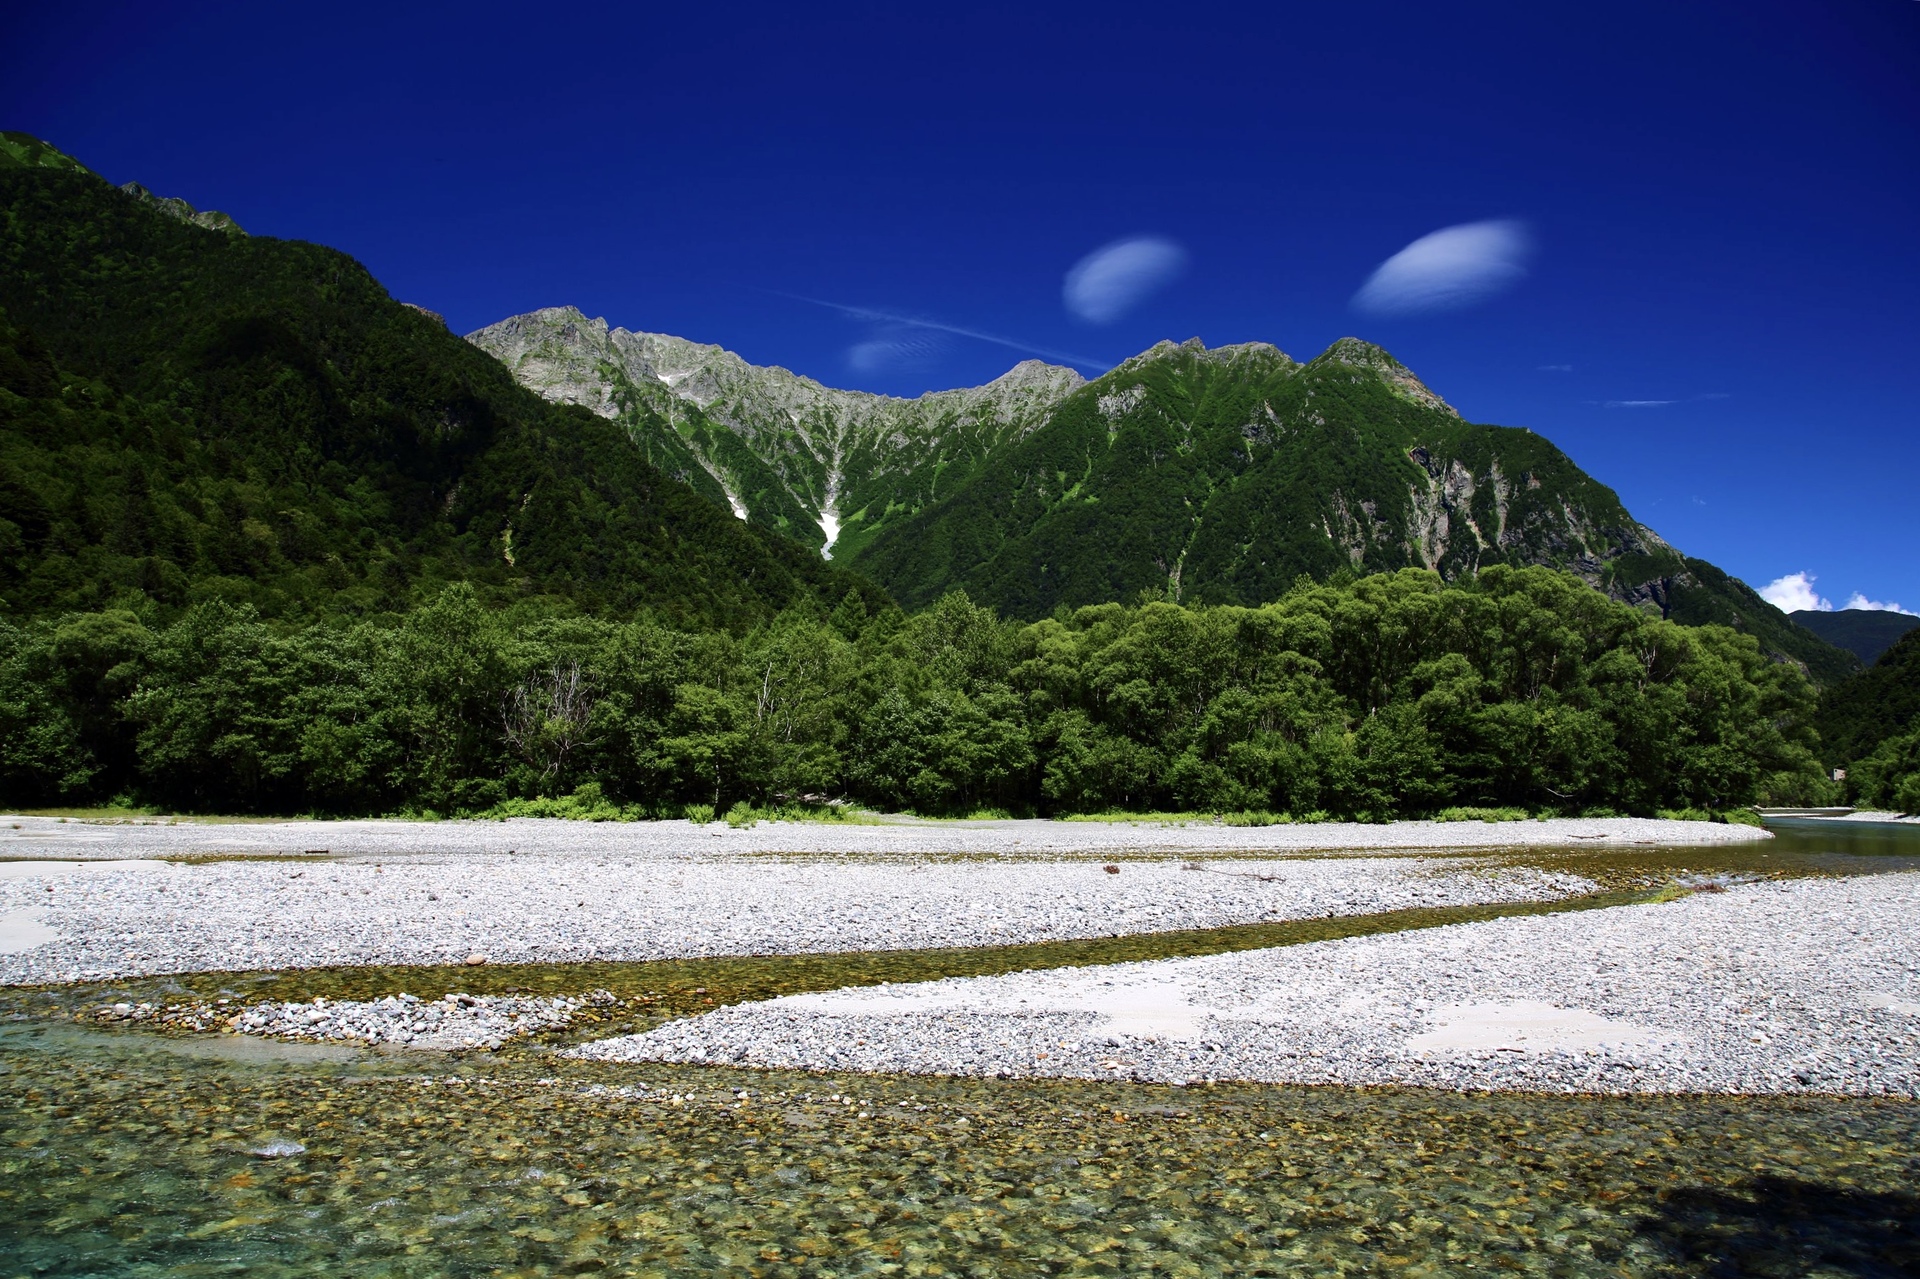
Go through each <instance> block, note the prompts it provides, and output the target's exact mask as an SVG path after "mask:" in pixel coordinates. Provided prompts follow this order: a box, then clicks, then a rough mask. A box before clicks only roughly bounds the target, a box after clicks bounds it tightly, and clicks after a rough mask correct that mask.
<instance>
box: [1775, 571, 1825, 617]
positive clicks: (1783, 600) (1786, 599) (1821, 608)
mask: <svg viewBox="0 0 1920 1279" xmlns="http://www.w3.org/2000/svg"><path fill="white" fill-rule="evenodd" d="M1813 583H1814V576H1813V574H1811V573H1789V574H1787V575H1786V576H1785V577H1776V578H1775V579H1774V580H1773V581H1771V582H1768V583H1767V584H1766V585H1765V586H1763V587H1761V588H1760V598H1761V599H1763V600H1765V601H1766V602H1767V603H1769V604H1771V605H1773V606H1774V607H1775V608H1777V609H1779V610H1780V611H1781V612H1782V613H1800V612H1814V613H1831V612H1832V611H1833V605H1832V603H1831V602H1829V601H1827V600H1823V599H1821V598H1820V596H1819V595H1818V594H1817V593H1816V592H1815V591H1814V589H1813Z"/></svg>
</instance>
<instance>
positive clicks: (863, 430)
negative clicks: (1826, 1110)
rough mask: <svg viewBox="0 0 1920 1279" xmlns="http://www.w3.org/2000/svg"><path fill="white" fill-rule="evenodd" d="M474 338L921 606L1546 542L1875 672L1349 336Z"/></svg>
mask: <svg viewBox="0 0 1920 1279" xmlns="http://www.w3.org/2000/svg"><path fill="white" fill-rule="evenodd" d="M469 340H470V341H472V342H473V343H475V344H476V345H478V346H480V347H482V348H483V349H485V350H487V351H489V352H492V353H493V354H495V355H497V356H499V357H500V358H501V359H502V360H503V361H504V362H505V363H506V364H507V365H508V367H509V368H510V369H511V370H512V371H513V373H514V375H515V376H516V377H517V378H518V379H519V380H520V381H521V382H522V383H523V384H524V385H527V386H529V387H532V388H533V389H535V390H538V391H539V392H540V393H541V394H542V395H544V396H546V397H547V398H549V399H551V400H556V401H559V402H563V403H572V404H580V405H584V406H586V407H588V408H591V409H592V410H593V411H595V412H596V413H598V414H600V415H602V416H604V417H606V418H608V419H610V420H614V421H617V422H619V423H620V424H621V425H622V426H623V427H624V428H625V429H626V430H627V432H628V434H629V435H630V437H631V438H632V439H633V440H634V441H635V442H636V443H637V444H639V446H640V447H641V448H642V449H643V450H644V451H645V452H646V454H647V455H648V457H649V458H650V459H651V460H653V461H654V463H655V464H656V465H658V466H661V467H662V468H664V469H666V470H667V471H668V472H669V473H671V474H673V475H675V476H677V477H679V478H682V479H685V480H686V481H687V482H688V483H689V484H691V485H693V486H694V487H695V488H697V489H699V490H700V491H701V492H703V493H705V494H706V495H707V496H708V497H709V498H710V499H711V500H712V501H714V502H715V503H723V504H725V505H727V506H728V507H730V508H731V509H732V510H733V511H734V512H735V513H736V514H737V515H739V516H740V517H741V518H742V519H745V520H748V521H750V522H752V523H755V524H759V525H761V526H763V527H766V528H769V529H774V530H778V531H781V532H784V533H786V534H788V535H789V536H792V537H795V538H797V539H798V540H800V541H801V542H803V543H804V544H806V545H809V546H816V547H821V546H824V547H825V548H826V549H828V550H830V552H831V553H832V554H833V555H834V556H835V557H836V558H837V559H838V560H840V561H841V562H845V563H848V564H849V565H850V566H851V567H853V568H855V569H857V570H859V571H861V572H863V573H866V574H868V575H869V576H871V577H873V578H874V579H875V580H877V581H878V582H880V583H881V584H882V585H883V586H885V587H886V588H887V589H889V590H890V591H891V592H893V594H894V595H895V597H896V598H898V599H899V600H900V601H901V602H902V603H903V604H905V605H907V606H908V607H910V608H918V607H924V606H925V605H927V604H929V603H931V602H932V601H933V600H935V599H938V598H939V597H940V596H941V595H942V594H944V593H945V592H947V591H949V590H953V589H955V588H961V589H964V590H966V591H967V592H968V593H969V594H970V595H971V596H972V597H973V598H974V599H976V600H979V601H982V602H985V603H988V604H991V605H993V606H994V607H995V608H997V609H999V610H1001V611H1002V612H1005V613H1009V614H1012V615H1014V616H1018V617H1038V616H1043V615H1046V614H1049V613H1051V612H1052V611H1053V610H1054V609H1056V608H1058V607H1060V606H1062V605H1066V606H1069V607H1074V606H1079V605H1084V604H1096V603H1101V602H1106V601H1112V600H1130V599H1133V598H1136V597H1137V596H1139V594H1140V593H1141V592H1143V591H1144V592H1148V593H1151V594H1155V595H1163V596H1167V597H1171V598H1173V599H1176V600H1185V601H1190V602H1197V603H1241V604H1258V603H1262V602H1264V601H1268V600H1272V599H1276V598H1278V597H1279V596H1280V595H1281V594H1283V593H1284V592H1285V591H1286V590H1287V589H1288V588H1289V587H1290V586H1291V585H1292V584H1293V582H1294V580H1295V579H1296V578H1298V577H1300V576H1303V575H1304V576H1308V577H1311V578H1314V579H1316V580H1324V579H1326V578H1327V577H1328V576H1330V575H1332V574H1335V573H1339V572H1359V573H1371V572H1381V571H1390V570H1394V569H1399V568H1405V567H1425V568H1430V569H1433V570H1435V571H1437V572H1439V573H1440V574H1441V575H1442V576H1444V577H1447V578H1454V577H1458V576H1460V575H1462V574H1468V573H1472V572H1475V571H1477V570H1478V569H1479V568H1481V567H1483V566H1486V565H1490V564H1540V565H1550V566H1554V567H1558V568H1565V569H1568V570H1570V571H1573V572H1575V573H1577V574H1579V575H1580V576H1581V577H1582V578H1584V579H1585V580H1587V581H1588V582H1589V583H1591V584H1592V585H1594V586H1595V587H1597V588H1599V589H1600V590H1603V591H1605V592H1606V593H1607V594H1609V595H1611V596H1612V597H1613V598H1615V599H1619V600H1622V601H1625V602H1628V603H1632V604H1635V605H1638V606H1641V607H1644V608H1648V609H1651V610H1655V611H1658V612H1659V613H1660V614H1662V615H1663V616H1668V617H1672V618H1674V619H1675V620H1680V621H1684V622H1687V623H1690V624H1700V623H1706V622H1716V623H1720V624H1723V625H1728V626H1733V627H1735V628H1736V629H1740V630H1743V631H1746V632H1748V633H1750V634H1752V635H1754V636H1755V637H1756V638H1757V639H1758V640H1759V641H1760V643H1761V646H1762V647H1763V648H1764V649H1765V650H1766V651H1768V652H1769V653H1772V654H1774V655H1775V656H1777V657H1779V658H1781V659H1783V660H1787V661H1791V662H1794V663H1795V664H1797V665H1799V666H1801V667H1803V668H1804V669H1806V670H1807V671H1808V673H1809V674H1811V675H1812V676H1813V677H1814V678H1815V679H1816V680H1818V681H1820V682H1821V683H1823V684H1828V683H1833V682H1835V681H1838V680H1840V679H1844V678H1846V677H1847V676H1848V675H1850V674H1852V673H1853V672H1855V671H1857V670H1858V669H1859V662H1858V661H1857V660H1856V659H1855V658H1854V657H1852V656H1851V655H1850V654H1848V653H1846V652H1843V651H1841V650H1839V649H1837V648H1834V647H1833V646H1832V645H1830V644H1828V643H1826V642H1825V641H1823V640H1821V639H1820V638H1819V637H1817V636H1814V635H1810V634H1809V633H1807V632H1806V631H1804V630H1802V629H1800V628H1799V627H1796V626H1794V625H1793V624H1792V623H1791V622H1789V621H1788V620H1787V618H1786V615H1785V614H1783V613H1781V612H1780V611H1779V610H1778V609H1776V608H1774V607H1773V606H1772V605H1770V604H1768V603H1767V602H1766V601H1764V600H1762V599H1761V598H1760V597H1759V596H1758V595H1756V594H1755V593H1754V592H1753V591H1752V590H1750V589H1749V588H1748V587H1747V586H1746V585H1745V584H1744V583H1742V582H1739V581H1737V580H1735V579H1733V578H1731V577H1729V576H1728V575H1727V574H1725V573H1723V572H1722V571H1720V570H1719V569H1718V568H1715V567H1714V566H1713V565H1711V564H1708V563H1705V562H1704V561H1699V560H1693V559H1689V558H1687V557H1685V556H1683V555H1681V554H1680V553H1679V552H1678V551H1676V550H1675V549H1674V548H1673V547H1671V546H1669V545H1668V544H1667V543H1666V542H1664V541H1663V540H1661V538H1660V537H1659V536H1658V535H1657V534H1655V533H1654V532H1653V531H1652V530H1650V529H1648V528H1647V527H1645V526H1644V525H1642V524H1640V523H1639V522H1638V521H1636V520H1634V519H1633V517H1632V516H1631V515H1630V514H1629V513H1628V512H1627V510H1626V509H1625V507H1623V506H1622V505H1621V503H1620V500H1619V498H1618V496H1617V495H1616V494H1614V492H1613V491H1612V490H1611V489H1608V488H1607V487H1606V486H1604V485H1602V484H1600V483H1598V482H1596V481H1595V480H1593V479H1592V478H1591V477H1590V476H1588V475H1586V474H1585V473H1584V472H1583V471H1581V470H1580V469H1579V468H1578V467H1577V466H1575V465H1574V464H1573V462H1572V461H1571V460H1570V459H1568V458H1567V456H1566V455H1565V454H1563V453H1562V452H1560V450H1559V449H1557V448H1555V447H1554V446H1553V445H1552V444H1551V443H1549V442H1548V441H1546V440H1545V439H1542V438H1541V437H1539V436H1537V435H1535V434H1533V433H1532V432H1531V431H1527V430H1524V429H1513V428H1502V427H1491V426H1481V425H1476V424H1473V423H1469V422H1465V421H1463V420H1462V419H1461V418H1460V417H1459V415H1458V414H1456V413H1455V412H1454V411H1453V410H1452V409H1451V408H1450V407H1448V405H1447V404H1446V402H1445V401H1443V400H1442V399H1441V398H1440V397H1439V396H1437V395H1435V394H1434V393H1433V392H1432V391H1430V390H1429V389H1427V387H1425V386H1424V385H1422V384H1421V382H1420V380H1419V379H1418V378H1416V377H1415V376H1414V375H1413V374H1412V373H1411V372H1410V371H1409V370H1407V369H1406V368H1405V367H1404V366H1403V365H1401V364H1400V363H1399V362H1398V361H1396V360H1394V359H1393V357H1392V356H1390V355H1388V354H1387V353H1386V352H1385V351H1382V350H1381V349H1380V348H1378V347H1375V346H1370V345H1368V344H1367V343H1364V342H1360V341H1356V340H1354V339H1351V338H1349V339H1343V340H1342V341H1340V342H1337V343H1335V344H1334V345H1333V346H1332V347H1331V348H1329V349H1328V350H1327V351H1326V352H1325V353H1324V354H1322V355H1321V356H1320V357H1319V358H1317V359H1315V360H1313V361H1311V362H1310V363H1308V364H1304V365H1303V364H1299V363H1297V362H1295V361H1294V360H1292V359H1290V358H1289V357H1287V356H1286V355H1285V354H1283V353H1282V352H1280V351H1279V350H1277V349H1275V348H1274V347H1271V346H1267V345H1265V344H1262V343H1251V344H1247V345H1243V346H1233V347H1224V348H1220V349H1218V350H1212V351H1209V350H1207V349H1206V348H1205V347H1204V346H1202V345H1201V344H1200V343H1199V342H1198V341H1192V342H1188V343H1185V344H1182V345H1177V346H1176V345H1175V344H1173V343H1171V342H1163V343H1161V344H1160V345H1159V346H1157V347H1155V348H1153V349H1152V350H1151V351H1148V352H1146V353H1144V354H1142V355H1140V356H1137V357H1135V358H1134V359H1132V360H1129V361H1127V362H1126V363H1124V364H1122V365H1121V366H1119V367H1118V368H1116V369H1114V370H1113V371H1112V372H1110V373H1108V374H1107V375H1105V376H1104V377H1102V378H1100V379H1099V380H1098V381H1097V382H1094V383H1091V384H1084V383H1082V382H1081V380H1080V379H1079V377H1078V376H1077V375H1076V374H1074V373H1072V372H1071V371H1070V370H1066V369H1059V368H1054V367H1052V366H1049V365H1045V364H1041V363H1038V362H1028V363H1027V364H1023V365H1021V366H1019V367H1017V368H1016V369H1014V370H1013V371H1012V372H1011V373H1009V374H1008V375H1007V376H1006V377H1003V378H1001V379H999V380H998V381H996V382H993V383H989V384H988V385H987V386H984V387H976V388H972V389H970V390H964V391H946V392H938V393H934V394H929V395H924V396H921V397H920V398H919V399H917V400H910V401H909V400H894V399H888V398H886V397H882V396H875V395H866V394H862V393H859V392H849V391H836V390H833V389H831V388H828V387H823V386H821V385H820V384H819V383H817V382H813V381H811V380H810V379H807V378H802V377H798V376H796V375H794V374H792V373H789V372H787V371H786V370H784V369H763V368H756V367H755V366H753V365H750V364H748V363H747V362H746V361H744V360H742V359H741V358H740V357H739V356H737V355H734V354H733V353H731V352H729V351H725V350H723V349H721V348H719V347H715V346H702V345H699V344H697V343H692V342H686V341H684V340H682V339H679V338H673V337H666V336H663V335H659V334H648V333H629V332H627V331H626V330H624V329H609V328H608V326H607V324H606V322H605V321H604V320H589V319H587V318H586V317H585V316H584V315H582V314H581V313H580V312H579V311H577V310H574V309H573V308H571V307H554V308H549V309H547V310H544V311H536V312H532V313H530V314H528V315H522V316H514V317H512V318H510V319H508V320H503V321H501V322H500V323H499V324H495V325H491V326H489V327H488V328H485V329H482V330H480V331H479V332H477V333H474V334H471V335H469ZM836 533H837V534H838V540H837V542H836V541H833V540H832V538H833V537H834V535H835V534H836Z"/></svg>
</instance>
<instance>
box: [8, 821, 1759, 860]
mask: <svg viewBox="0 0 1920 1279" xmlns="http://www.w3.org/2000/svg"><path fill="white" fill-rule="evenodd" d="M1768 838H1770V836H1769V835H1768V833H1767V832H1766V831H1763V830H1761V829H1759V828H1758V827H1754V826H1731V825H1722V824H1719V823H1715V822H1675V821H1658V820H1654V819H1651V818H1636V817H1621V818H1606V819H1599V818H1592V819H1589V818H1556V819H1553V820H1550V821H1521V822H1390V823H1386V824H1382V825H1368V824H1364V823H1359V822H1320V823H1313V824H1302V825H1297V826H1258V827H1249V826H1217V825H1214V824H1212V823H1211V822H1199V821H1196V822H1190V823H1187V824H1185V825H1180V824H1170V823H1161V822H1149V821H1142V822H1053V821H982V822H935V821H916V820H912V819H904V818H902V819H889V820H886V821H884V822H876V823H874V824H870V825H869V824H858V823H854V822H762V823H760V824H759V825H757V826H753V827H750V828H745V829H739V830H736V829H733V828H730V827H728V826H727V825H726V824H725V823H723V822H714V823H710V824H708V825H705V826H695V825H693V824H692V823H691V822H684V821H676V822H568V821H556V820H537V819H515V820H512V821H502V822H483V821H447V822H409V821H351V822H319V821H297V822H256V821H248V822H206V821H188V820H181V821H171V820H169V819H166V818H157V819H142V820H137V821H80V820H69V821H61V820H59V819H58V818H49V817H18V816H0V859H9V858H56V859H83V858H85V859H93V858H101V859H123V858H140V857H149V858H151V857H160V858H176V857H195V858H203V857H302V856H321V855H328V856H335V857H387V858H395V857H409V856H423V855H460V856H465V855H471V854H493V855H499V856H505V855H508V854H509V853H514V854H520V855H525V856H536V857H588V858H595V857H622V858H630V859H637V860H638V859H647V860H661V859H665V860H684V859H688V858H693V859H701V860H704V859H708V858H712V857H716V856H736V855H741V854H753V853H771V854H787V855H796V856H797V855H807V854H817V855H833V856H856V857H858V856H865V857H871V858H880V859H898V858H906V859H914V858H922V857H969V856H990V857H1041V858H1048V857H1051V858H1062V857H1075V856H1080V857H1119V856H1141V855H1146V856H1165V855H1171V854H1174V853H1187V854H1207V853H1221V854H1229V855H1231V854H1236V853H1243V854H1250V855H1261V854H1267V855H1271V854H1277V853H1289V852H1327V851H1347V850H1351V851H1360V852H1368V851H1386V850H1396V849H1402V850H1409V851H1418V850H1420V849H1428V848H1554V847H1568V848H1572V847H1613V846H1620V845H1632V844H1663V845H1673V844H1726V843H1750V842H1752V841H1755V840H1764V839H1768Z"/></svg>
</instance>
